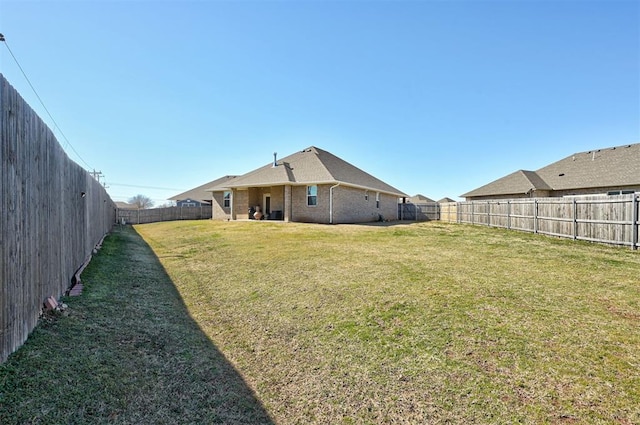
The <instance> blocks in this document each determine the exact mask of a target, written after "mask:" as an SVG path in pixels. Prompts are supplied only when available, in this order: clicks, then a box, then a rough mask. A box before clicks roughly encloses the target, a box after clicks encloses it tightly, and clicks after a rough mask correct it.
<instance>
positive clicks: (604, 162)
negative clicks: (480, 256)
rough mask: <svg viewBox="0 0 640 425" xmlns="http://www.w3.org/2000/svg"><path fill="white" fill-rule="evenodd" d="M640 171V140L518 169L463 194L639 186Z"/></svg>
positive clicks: (505, 193)
mask: <svg viewBox="0 0 640 425" xmlns="http://www.w3.org/2000/svg"><path fill="white" fill-rule="evenodd" d="M638 170H640V143H636V144H632V145H624V146H616V147H612V148H606V149H597V150H592V151H586V152H579V153H575V154H573V155H569V156H568V157H566V158H564V159H561V160H560V161H557V162H554V163H552V164H550V165H547V166H546V167H543V168H540V169H539V170H537V171H526V170H518V171H516V172H514V173H511V174H509V175H507V176H505V177H502V178H499V179H498V180H494V181H492V182H491V183H488V184H486V185H484V186H481V187H479V188H477V189H474V190H472V191H470V192H467V193H465V194H463V195H461V196H463V197H475V196H491V195H513V194H522V193H529V191H531V190H570V189H591V188H598V187H603V188H605V187H615V186H631V185H638V184H640V172H639V171H638Z"/></svg>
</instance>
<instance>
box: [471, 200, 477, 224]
mask: <svg viewBox="0 0 640 425" xmlns="http://www.w3.org/2000/svg"><path fill="white" fill-rule="evenodd" d="M473 213H474V211H473V201H471V224H476V222H475V220H474V218H475V217H474V215H473Z"/></svg>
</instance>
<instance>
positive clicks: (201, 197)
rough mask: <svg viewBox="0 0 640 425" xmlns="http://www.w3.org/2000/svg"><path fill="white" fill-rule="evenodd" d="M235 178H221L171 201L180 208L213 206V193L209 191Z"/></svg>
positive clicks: (177, 196) (179, 195) (180, 194)
mask: <svg viewBox="0 0 640 425" xmlns="http://www.w3.org/2000/svg"><path fill="white" fill-rule="evenodd" d="M235 177H237V176H224V177H220V178H219V179H216V180H213V181H210V182H208V183H205V184H202V185H200V186H198V187H194V188H193V189H190V190H187V191H186V192H182V193H179V194H177V195H176V196H172V197H171V198H169V200H170V201H175V202H176V205H177V206H179V207H200V206H203V205H207V206H208V205H211V200H212V198H211V192H210V191H207V189H209V188H210V187H213V186H217V185H219V184H223V183H225V182H226V181H227V180H229V179H233V178H235Z"/></svg>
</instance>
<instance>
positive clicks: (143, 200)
mask: <svg viewBox="0 0 640 425" xmlns="http://www.w3.org/2000/svg"><path fill="white" fill-rule="evenodd" d="M129 203H130V204H131V205H135V206H136V207H138V208H139V209H141V210H143V209H147V208H151V207H152V206H153V201H152V200H151V198H149V197H148V196H144V195H136V196H134V197H133V198H131V199H129Z"/></svg>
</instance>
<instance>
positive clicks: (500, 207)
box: [441, 194, 640, 249]
mask: <svg viewBox="0 0 640 425" xmlns="http://www.w3.org/2000/svg"><path fill="white" fill-rule="evenodd" d="M639 204H640V195H638V194H630V195H613V196H604V195H603V196H598V197H575V198H531V199H509V200H507V199H505V200H491V201H469V202H456V203H455V206H453V205H452V204H441V217H442V220H445V221H451V222H453V221H455V222H458V223H469V224H478V225H484V226H490V227H502V228H506V229H513V230H520V231H525V232H533V233H540V234H544V235H551V236H558V237H565V238H572V239H575V240H585V241H591V242H600V243H605V244H611V245H622V246H629V247H631V248H632V249H638V247H640V243H639V241H638V234H639V233H640V231H639V230H640V221H639V218H638V211H639V210H640V206H639ZM445 209H446V213H444V212H443V211H444V210H445Z"/></svg>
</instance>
